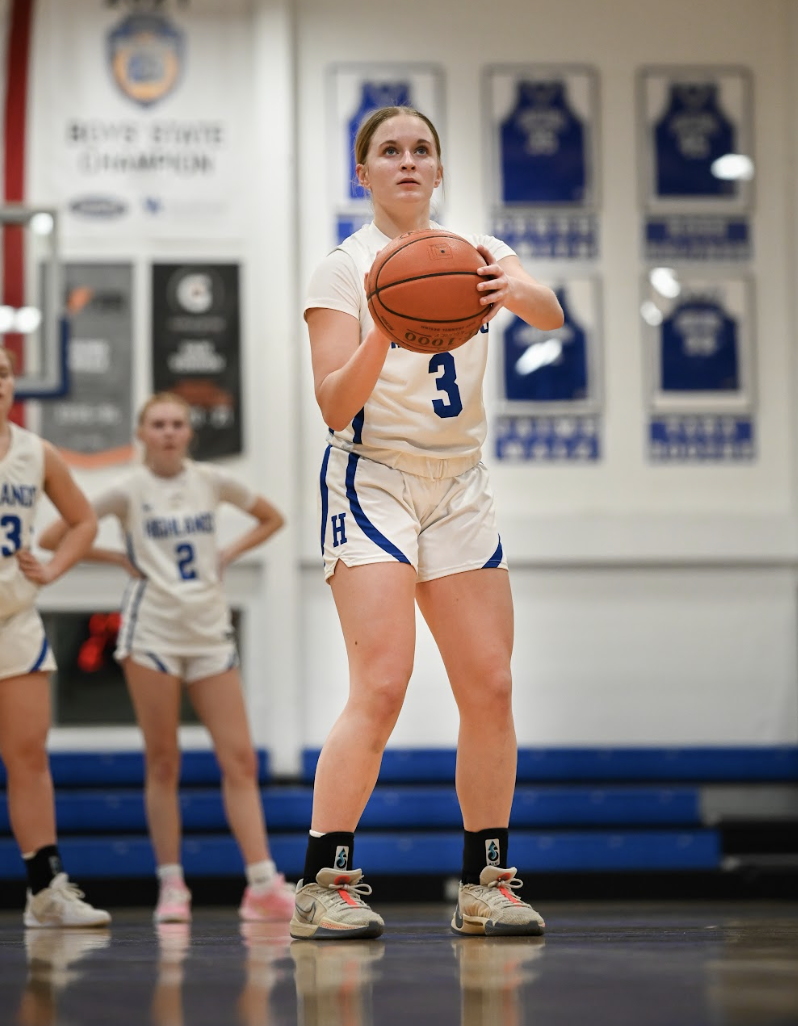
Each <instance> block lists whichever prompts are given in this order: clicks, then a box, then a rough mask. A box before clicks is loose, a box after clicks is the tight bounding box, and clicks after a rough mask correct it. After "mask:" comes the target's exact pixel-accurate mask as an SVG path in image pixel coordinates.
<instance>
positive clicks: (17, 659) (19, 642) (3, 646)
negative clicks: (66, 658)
mask: <svg viewBox="0 0 798 1026" xmlns="http://www.w3.org/2000/svg"><path fill="white" fill-rule="evenodd" d="M55 668H56V665H55V657H54V656H53V651H52V649H51V648H50V645H49V643H48V641H47V636H46V635H45V633H44V624H43V623H42V618H41V617H40V616H39V614H38V612H37V611H36V609H33V608H29V609H23V610H21V611H20V612H19V613H15V614H14V615H13V616H9V617H7V618H6V619H5V620H0V680H3V679H5V678H6V677H23V676H25V674H28V673H37V672H39V671H42V672H44V673H50V672H51V671H52V670H54V669H55Z"/></svg>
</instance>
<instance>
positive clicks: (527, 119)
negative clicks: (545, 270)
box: [483, 64, 598, 260]
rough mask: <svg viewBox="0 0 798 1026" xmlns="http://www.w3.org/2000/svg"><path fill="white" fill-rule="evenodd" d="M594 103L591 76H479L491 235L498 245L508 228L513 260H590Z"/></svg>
mask: <svg viewBox="0 0 798 1026" xmlns="http://www.w3.org/2000/svg"><path fill="white" fill-rule="evenodd" d="M597 102H598V84H597V76H596V73H595V71H593V69H591V68H587V67H581V66H571V65H546V64H541V65H526V66H523V65H522V66H517V65H502V66H497V67H491V68H488V69H487V70H486V72H485V79H484V99H483V106H484V120H485V134H486V137H487V140H488V142H489V146H488V167H487V169H486V170H487V182H488V189H489V197H488V199H489V206H490V210H491V216H492V222H493V223H492V226H491V231H492V232H493V234H495V235H497V236H498V237H500V238H506V237H507V230H508V227H509V228H511V232H510V234H512V236H513V241H512V243H511V245H513V247H514V248H515V250H516V252H518V254H519V256H522V257H526V258H528V259H556V260H580V259H585V258H587V259H592V258H594V257H596V256H598V227H597V215H596V204H597V202H598V181H597V174H598V159H597V145H598V114H597ZM508 241H509V240H508Z"/></svg>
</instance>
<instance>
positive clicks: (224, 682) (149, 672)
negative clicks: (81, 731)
mask: <svg viewBox="0 0 798 1026" xmlns="http://www.w3.org/2000/svg"><path fill="white" fill-rule="evenodd" d="M137 437H138V440H139V441H140V442H141V443H142V445H143V447H144V460H143V463H142V464H141V465H140V466H137V467H135V468H134V469H133V470H131V471H129V472H128V473H127V474H126V475H124V476H123V477H122V478H121V479H120V480H119V481H118V482H117V483H116V484H115V485H113V486H112V487H111V488H109V489H108V491H106V492H104V493H103V494H101V495H99V496H98V497H97V498H95V499H94V501H93V503H92V505H93V507H94V510H95V512H96V514H97V516H98V518H102V517H105V516H115V517H117V518H118V520H119V522H120V523H121V525H122V528H123V530H124V533H125V539H126V552H125V553H121V552H118V551H114V550H110V549H105V548H94V549H92V550H91V551H90V552H89V553H88V555H87V557H86V558H88V559H92V560H95V561H99V562H110V563H114V564H116V565H119V566H121V567H122V568H123V569H125V570H126V571H127V572H128V573H129V574H130V577H131V580H130V582H129V584H128V586H127V588H126V590H125V595H124V598H123V600H122V624H121V628H120V631H119V637H118V640H117V648H116V653H115V655H116V658H117V660H119V662H120V663H121V664H122V667H123V670H124V674H125V679H126V682H127V686H128V691H129V692H130V697H131V700H132V702H133V707H134V709H135V713H136V719H137V721H138V724H139V727H140V728H141V731H142V733H143V735H144V748H145V766H146V771H145V772H146V778H145V803H146V809H147V820H148V825H149V831H150V837H151V840H152V843H153V847H154V849H155V857H156V862H157V867H158V868H157V873H158V878H159V881H160V889H159V898H158V904H157V906H156V909H155V920H156V922H186V921H188V920H189V919H190V916H191V894H190V892H189V890H188V888H187V887H186V885H185V882H184V878H183V869H182V864H181V860H180V841H181V822H180V804H179V797H178V783H179V775H180V749H179V743H178V727H179V714H180V695H181V690H182V686H183V684H185V685H187V687H188V694H189V698H190V699H191V702H192V704H193V706H194V708H195V710H196V712H197V715H198V716H199V718H200V720H201V721H202V723H203V724H204V726H205V727H206V729H207V730H208V732H209V734H210V736H211V740H212V742H213V746H214V750H215V753H216V757H217V759H218V761H219V765H220V768H221V771H222V795H223V799H224V806H225V812H226V814H227V820H228V823H229V824H230V828H231V830H232V832H233V835H234V836H235V839H236V841H237V842H238V846H239V848H240V850H241V854H242V857H243V860H244V864H245V867H246V876H247V887H246V890H245V892H244V897H243V900H242V902H241V906H240V909H239V912H240V915H241V917H242V918H243V919H245V920H283V921H285V920H287V919H288V918H290V915H291V912H292V910H293V891H292V890H289V887H288V885H287V884H286V883H285V879H284V877H283V875H282V874H281V873H278V872H277V870H276V867H275V865H274V862H273V861H272V859H271V856H270V852H269V844H268V838H267V834H266V827H265V823H264V817H263V806H262V803H261V796H260V790H259V786H258V765H257V756H256V753H255V750H254V748H253V744H252V740H251V736H250V731H249V725H248V722H247V713H246V707H245V702H244V695H243V691H242V687H241V676H240V672H239V669H238V653H237V651H236V645H235V640H234V638H233V628H232V623H231V614H230V609H229V607H228V605H227V600H226V598H225V594H224V589H223V586H222V580H221V577H222V571H223V570H224V568H225V567H226V566H228V565H229V564H230V563H231V562H232V561H233V560H234V559H236V558H237V557H238V556H240V555H241V554H242V553H244V552H247V551H249V550H250V549H253V548H255V546H257V545H261V544H262V543H263V542H265V541H266V540H267V539H268V538H270V537H271V536H272V535H273V534H274V533H275V531H277V530H279V529H280V527H282V525H283V517H282V515H281V514H280V513H279V511H278V510H277V509H276V508H275V507H274V506H273V505H272V504H271V503H270V502H268V500H267V499H265V498H264V497H263V496H262V495H258V494H257V493H255V492H254V491H252V490H251V489H250V488H249V487H248V486H247V485H245V484H243V483H242V482H240V481H238V480H237V479H236V478H234V477H233V476H232V475H230V474H229V473H227V472H226V471H224V470H221V469H220V468H218V467H215V466H212V465H210V464H206V463H195V462H194V461H193V460H190V459H189V458H188V449H189V444H190V442H191V424H190V408H189V406H188V404H187V403H186V402H185V401H184V400H183V399H182V398H180V397H179V396H177V395H173V394H171V393H168V392H161V393H158V394H157V395H154V396H152V397H151V398H150V399H149V400H148V401H147V402H146V403H145V404H144V406H143V408H142V410H141V412H140V414H139V422H138V431H137ZM223 502H228V503H232V504H233V505H234V506H237V507H238V508H239V509H241V510H242V511H244V512H245V513H248V514H249V515H250V516H251V517H253V518H254V519H255V521H256V522H255V524H254V526H252V527H251V528H250V529H249V530H247V531H245V532H244V533H243V534H242V535H240V536H239V537H238V538H237V539H236V540H235V541H233V542H231V543H230V544H229V545H228V546H227V547H226V548H224V549H220V548H219V547H218V544H217V538H216V511H217V508H218V507H219V505H220V504H221V503H223ZM61 531H63V524H55V525H52V527H50V528H48V529H47V530H46V531H45V532H44V533H43V535H42V538H41V544H42V545H43V546H45V547H48V546H52V545H53V544H56V543H57V541H58V537H59V535H60V532H61Z"/></svg>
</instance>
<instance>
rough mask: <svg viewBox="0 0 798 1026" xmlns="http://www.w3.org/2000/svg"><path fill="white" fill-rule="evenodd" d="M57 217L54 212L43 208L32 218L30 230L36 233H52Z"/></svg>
mask: <svg viewBox="0 0 798 1026" xmlns="http://www.w3.org/2000/svg"><path fill="white" fill-rule="evenodd" d="M53 228H55V219H54V218H53V215H52V214H48V213H47V212H46V211H44V210H41V211H39V213H38V214H34V215H33V217H32V218H31V219H30V230H31V231H32V232H34V233H35V234H36V235H52V233H53Z"/></svg>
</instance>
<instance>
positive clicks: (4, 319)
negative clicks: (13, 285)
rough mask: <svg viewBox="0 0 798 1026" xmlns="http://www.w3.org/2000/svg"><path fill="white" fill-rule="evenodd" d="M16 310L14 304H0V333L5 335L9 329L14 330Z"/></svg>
mask: <svg viewBox="0 0 798 1026" xmlns="http://www.w3.org/2000/svg"><path fill="white" fill-rule="evenodd" d="M15 313H16V311H15V310H14V307H13V306H0V335H5V334H6V332H8V331H13V330H14V314H15Z"/></svg>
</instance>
